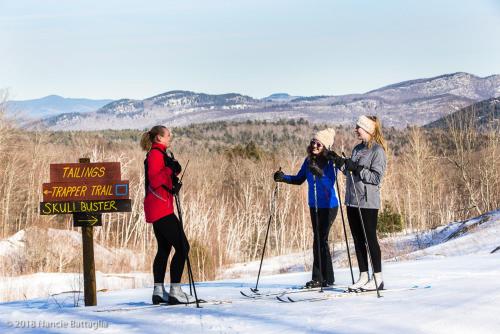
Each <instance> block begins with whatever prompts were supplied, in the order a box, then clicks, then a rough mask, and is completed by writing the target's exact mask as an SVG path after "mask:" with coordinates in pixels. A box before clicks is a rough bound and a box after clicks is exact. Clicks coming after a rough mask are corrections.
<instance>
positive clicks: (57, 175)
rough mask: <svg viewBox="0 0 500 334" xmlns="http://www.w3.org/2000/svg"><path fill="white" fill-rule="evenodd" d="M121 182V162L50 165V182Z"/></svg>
mask: <svg viewBox="0 0 500 334" xmlns="http://www.w3.org/2000/svg"><path fill="white" fill-rule="evenodd" d="M119 180H121V171H120V163H119V162H95V163H65V164H50V182H51V183H57V182H70V183H71V182H73V183H74V182H75V181H76V182H77V183H81V182H92V181H93V182H102V181H119Z"/></svg>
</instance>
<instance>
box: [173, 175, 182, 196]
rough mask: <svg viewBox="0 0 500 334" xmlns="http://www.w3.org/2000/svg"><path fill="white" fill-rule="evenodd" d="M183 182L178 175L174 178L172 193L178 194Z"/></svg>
mask: <svg viewBox="0 0 500 334" xmlns="http://www.w3.org/2000/svg"><path fill="white" fill-rule="evenodd" d="M181 187H182V182H181V180H179V178H178V177H177V176H174V177H173V178H172V195H177V194H178V193H179V191H181Z"/></svg>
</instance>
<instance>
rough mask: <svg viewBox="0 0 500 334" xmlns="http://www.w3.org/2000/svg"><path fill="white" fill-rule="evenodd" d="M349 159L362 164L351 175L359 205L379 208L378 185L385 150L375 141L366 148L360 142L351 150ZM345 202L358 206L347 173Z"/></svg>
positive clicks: (382, 170)
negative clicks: (359, 169)
mask: <svg viewBox="0 0 500 334" xmlns="http://www.w3.org/2000/svg"><path fill="white" fill-rule="evenodd" d="M351 159H352V160H353V161H355V162H357V163H358V164H359V165H361V166H363V170H362V171H361V172H360V173H359V176H358V175H354V174H353V175H352V176H353V178H354V185H355V186H356V191H357V194H358V198H359V207H360V208H365V209H380V185H381V183H382V178H383V177H384V172H385V168H386V165H387V160H386V156H385V151H384V149H383V148H382V146H380V145H379V144H377V143H373V145H372V147H371V148H368V147H367V146H366V145H365V144H364V143H360V144H358V145H356V147H354V149H353V150H352V155H351ZM344 173H345V174H346V176H347V181H346V193H345V203H346V205H347V206H355V207H357V206H358V201H357V199H356V195H355V193H354V187H353V184H352V181H351V177H350V176H349V175H348V174H347V171H346V170H344Z"/></svg>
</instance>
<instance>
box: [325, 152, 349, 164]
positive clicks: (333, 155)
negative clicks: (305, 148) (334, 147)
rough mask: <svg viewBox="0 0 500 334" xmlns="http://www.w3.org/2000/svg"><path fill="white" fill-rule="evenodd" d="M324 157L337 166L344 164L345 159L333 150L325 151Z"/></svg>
mask: <svg viewBox="0 0 500 334" xmlns="http://www.w3.org/2000/svg"><path fill="white" fill-rule="evenodd" d="M326 158H327V159H328V160H331V161H333V163H334V164H335V166H336V167H337V168H342V166H344V164H345V160H346V159H344V158H342V157H341V156H340V155H338V154H337V153H336V152H335V151H330V150H328V151H326Z"/></svg>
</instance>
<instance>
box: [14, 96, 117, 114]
mask: <svg viewBox="0 0 500 334" xmlns="http://www.w3.org/2000/svg"><path fill="white" fill-rule="evenodd" d="M111 101H113V100H91V99H74V98H65V97H62V96H58V95H49V96H46V97H42V98H40V99H34V100H23V101H8V102H7V108H8V110H9V112H11V113H15V114H19V115H20V116H21V117H23V118H31V119H38V118H45V117H50V116H55V115H59V114H63V113H87V112H91V111H96V110H97V109H99V108H101V107H102V106H104V105H106V104H108V103H110V102H111Z"/></svg>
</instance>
